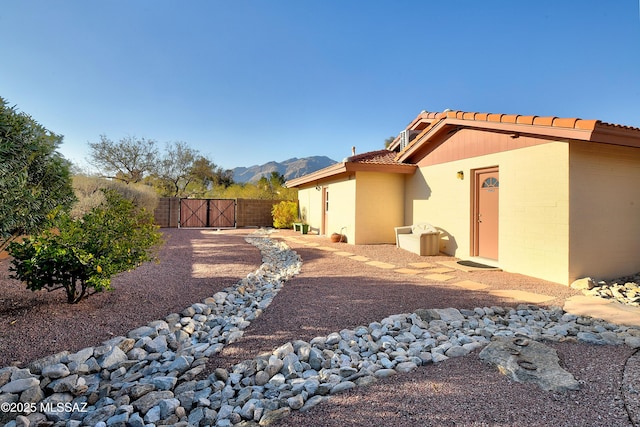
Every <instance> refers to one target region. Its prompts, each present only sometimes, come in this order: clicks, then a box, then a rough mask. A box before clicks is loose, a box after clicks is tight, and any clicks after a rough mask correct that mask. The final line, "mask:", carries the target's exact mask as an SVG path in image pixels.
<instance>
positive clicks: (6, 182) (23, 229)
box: [0, 97, 74, 251]
mask: <svg viewBox="0 0 640 427" xmlns="http://www.w3.org/2000/svg"><path fill="white" fill-rule="evenodd" d="M60 144H62V136H60V135H56V134H55V133H53V132H51V131H49V130H48V129H46V128H45V127H43V126H42V125H40V124H39V123H38V122H36V121H35V120H34V119H32V118H31V117H30V116H29V115H27V114H25V113H22V112H19V111H18V110H16V108H15V107H9V106H8V103H7V101H6V100H5V99H4V98H2V97H0V251H2V250H3V249H4V248H5V246H7V245H8V244H9V243H10V242H11V241H12V240H14V239H16V238H17V237H18V236H20V235H23V234H28V233H36V232H39V231H41V230H42V229H43V227H44V226H45V225H46V223H47V217H48V216H49V215H50V214H51V213H52V212H54V211H56V210H59V209H68V208H69V207H70V206H71V204H72V203H73V201H74V196H73V190H72V188H71V177H70V172H69V162H68V161H67V160H65V159H64V157H63V156H62V155H61V154H60V153H59V152H58V151H57V150H58V147H59V146H60Z"/></svg>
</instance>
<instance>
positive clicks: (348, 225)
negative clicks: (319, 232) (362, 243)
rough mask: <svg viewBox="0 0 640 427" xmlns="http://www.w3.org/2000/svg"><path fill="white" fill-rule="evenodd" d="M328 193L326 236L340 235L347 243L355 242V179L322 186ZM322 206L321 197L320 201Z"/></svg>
mask: <svg viewBox="0 0 640 427" xmlns="http://www.w3.org/2000/svg"><path fill="white" fill-rule="evenodd" d="M324 187H326V189H327V192H328V193H329V210H328V212H327V230H326V234H327V235H330V234H331V233H341V234H344V235H345V236H347V242H348V243H355V242H356V201H355V197H354V196H355V194H356V180H355V177H352V178H350V179H349V178H347V179H343V180H340V181H334V182H330V183H327V184H324ZM320 206H322V196H321V200H320Z"/></svg>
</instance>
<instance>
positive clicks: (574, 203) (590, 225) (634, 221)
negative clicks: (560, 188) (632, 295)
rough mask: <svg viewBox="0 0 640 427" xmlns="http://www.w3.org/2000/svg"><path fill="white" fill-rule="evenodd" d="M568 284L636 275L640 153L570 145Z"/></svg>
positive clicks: (638, 268) (603, 146) (639, 243)
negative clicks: (581, 279) (589, 277)
mask: <svg viewBox="0 0 640 427" xmlns="http://www.w3.org/2000/svg"><path fill="white" fill-rule="evenodd" d="M569 151H570V164H571V174H570V188H571V199H570V202H571V204H570V219H571V228H570V236H571V246H570V252H569V260H570V269H569V280H574V279H577V278H581V277H586V276H591V277H596V278H602V279H612V278H618V277H621V276H624V275H630V274H635V273H637V272H638V271H640V257H639V256H638V253H640V185H639V183H640V149H638V148H630V147H620V146H614V145H606V144H594V143H586V142H578V141H573V142H571V144H570V148H569Z"/></svg>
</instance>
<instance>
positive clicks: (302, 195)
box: [298, 187, 322, 233]
mask: <svg viewBox="0 0 640 427" xmlns="http://www.w3.org/2000/svg"><path fill="white" fill-rule="evenodd" d="M298 206H299V209H300V215H301V216H302V219H304V220H306V221H307V223H309V228H310V231H312V232H316V233H318V232H319V231H320V226H321V225H322V192H321V191H318V190H316V188H315V187H305V188H300V189H298Z"/></svg>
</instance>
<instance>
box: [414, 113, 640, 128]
mask: <svg viewBox="0 0 640 427" xmlns="http://www.w3.org/2000/svg"><path fill="white" fill-rule="evenodd" d="M420 117H421V118H425V119H442V118H448V119H458V120H470V121H487V122H497V123H513V124H523V125H534V126H552V127H559V128H572V129H584V130H593V129H594V128H595V127H596V125H598V124H601V125H606V126H614V127H618V128H625V129H637V128H633V127H630V126H622V125H615V124H610V123H603V122H601V121H599V120H583V119H579V118H576V117H555V116H544V117H541V116H521V115H519V114H494V113H476V112H471V111H445V112H442V113H432V112H431V113H430V112H427V111H423V112H422V113H421V114H420Z"/></svg>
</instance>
